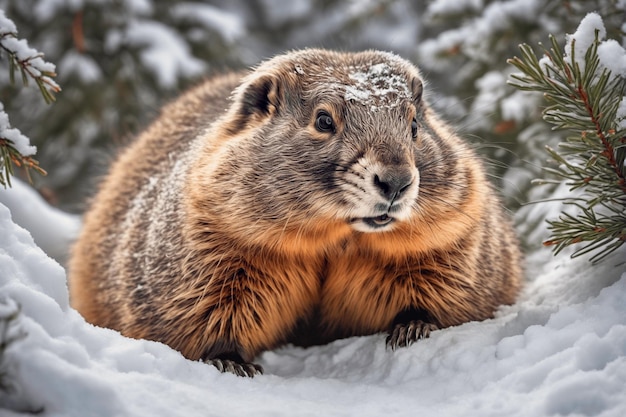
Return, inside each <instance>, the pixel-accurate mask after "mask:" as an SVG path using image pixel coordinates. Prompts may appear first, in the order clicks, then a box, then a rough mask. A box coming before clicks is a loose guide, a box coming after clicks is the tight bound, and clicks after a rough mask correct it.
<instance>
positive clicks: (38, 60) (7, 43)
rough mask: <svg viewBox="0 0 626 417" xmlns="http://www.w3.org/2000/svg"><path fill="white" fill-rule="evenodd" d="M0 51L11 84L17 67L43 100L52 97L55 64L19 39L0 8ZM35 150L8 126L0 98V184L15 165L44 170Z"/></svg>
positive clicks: (5, 183)
mask: <svg viewBox="0 0 626 417" xmlns="http://www.w3.org/2000/svg"><path fill="white" fill-rule="evenodd" d="M0 52H1V53H3V54H6V55H7V57H8V60H9V78H10V81H11V84H14V83H15V72H16V71H19V72H20V74H21V78H22V82H23V83H24V85H28V83H29V81H30V80H32V81H34V82H35V83H36V84H37V87H39V91H40V92H41V94H42V95H43V98H44V100H45V101H46V103H50V102H52V101H54V93H57V92H59V91H60V87H59V86H58V85H57V83H56V82H55V81H54V80H53V79H52V78H53V77H54V76H55V75H56V74H55V73H54V65H53V64H50V63H49V62H46V61H44V60H43V58H42V54H40V53H39V52H38V51H36V50H35V49H32V48H30V47H29V46H28V42H27V41H26V40H24V39H18V37H17V28H16V26H15V24H14V23H13V22H12V21H11V20H10V19H8V18H7V17H6V16H5V14H4V12H3V11H2V10H0ZM35 151H36V148H35V147H34V146H31V145H30V140H29V139H28V138H27V137H26V136H24V135H22V133H21V132H20V131H19V130H18V129H15V128H12V127H11V124H10V122H9V116H8V115H7V114H6V113H5V112H4V105H3V104H2V103H1V102H0V165H1V167H0V185H2V186H4V187H6V186H11V175H13V174H14V170H13V166H14V165H16V166H18V167H21V166H23V167H24V168H25V171H26V174H27V175H28V173H29V169H31V168H32V169H34V170H36V171H38V172H39V173H41V174H45V171H44V170H43V169H42V168H40V167H39V163H38V162H37V160H35V159H34V158H33V157H32V155H33V154H34V153H35Z"/></svg>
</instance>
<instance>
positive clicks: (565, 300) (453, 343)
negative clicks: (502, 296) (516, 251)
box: [0, 187, 626, 417]
mask: <svg viewBox="0 0 626 417" xmlns="http://www.w3.org/2000/svg"><path fill="white" fill-rule="evenodd" d="M20 190H21V191H20ZM6 192H7V191H6V190H0V194H1V193H6ZM12 192H17V193H18V194H19V195H18V196H17V197H14V198H19V200H20V202H21V203H22V204H21V207H27V206H28V205H29V203H30V202H32V201H33V200H32V199H34V198H36V197H35V195H34V194H31V193H29V192H28V191H26V188H25V187H18V191H15V190H12ZM5 197H6V196H5ZM556 209H558V207H552V208H549V207H547V206H546V205H536V206H531V207H527V208H525V209H524V210H522V211H521V212H520V213H518V217H519V216H523V217H527V218H528V219H521V218H519V219H518V220H519V221H518V222H519V223H521V224H523V225H528V224H535V223H537V222H536V221H537V220H541V218H543V217H545V216H548V215H550V216H552V215H554V211H555V210H556ZM17 210H19V209H17V208H15V209H14V211H17ZM41 213H43V214H40V215H39V220H40V223H39V224H40V225H42V224H51V223H52V224H60V222H61V220H59V218H58V217H46V216H49V215H50V214H51V213H55V212H51V211H42V212H41ZM55 215H59V213H55ZM74 221H75V219H73V218H69V219H67V223H66V224H68V225H72V224H74ZM27 223H28V222H27ZM33 227H35V228H37V227H41V226H33ZM542 229H543V225H541V224H540V226H539V228H537V229H534V230H531V228H528V227H521V228H520V232H521V233H524V234H525V235H526V236H529V235H530V236H531V237H533V238H537V239H540V238H541V236H540V235H541V232H540V230H542ZM35 232H36V233H42V232H43V233H44V234H45V231H43V230H38V231H35V230H34V231H33V233H35ZM54 233H56V234H61V235H62V233H63V232H62V229H61V228H55V229H54ZM73 233H75V229H72V227H68V228H67V231H66V234H65V237H66V238H69V237H70V236H71V235H72V234H73ZM532 234H535V235H536V236H532ZM59 237H61V236H59ZM625 254H626V251H624V250H621V251H619V252H618V253H615V254H614V255H613V256H612V257H611V258H609V259H608V260H606V261H605V262H604V263H603V264H601V265H600V266H591V265H590V264H589V263H588V261H587V260H586V259H582V258H579V259H575V260H572V259H570V258H569V257H568V256H566V255H560V256H559V257H556V258H554V257H553V256H552V254H551V253H550V252H549V251H548V250H546V249H542V248H540V249H537V250H534V251H531V253H529V254H528V257H527V264H528V273H527V275H528V282H527V287H526V289H525V291H524V293H523V295H522V296H521V297H520V300H519V302H518V303H517V304H515V305H513V306H509V307H503V308H502V309H501V310H500V311H499V312H498V314H497V317H496V318H495V319H492V320H487V321H484V322H474V323H467V324H465V325H462V326H459V327H455V328H449V329H445V330H442V331H437V332H434V333H433V334H432V336H431V338H430V339H428V340H422V341H419V342H418V343H416V344H414V345H413V346H411V347H409V348H406V349H400V350H398V351H396V352H391V351H388V350H386V349H385V343H384V336H383V335H375V336H369V337H356V338H351V339H345V340H338V341H336V342H334V343H331V344H329V345H326V346H319V347H313V348H309V349H301V348H295V347H292V346H287V347H284V348H281V349H278V350H275V351H271V352H266V353H264V354H263V355H262V356H261V357H260V358H259V363H261V364H262V365H263V367H264V368H265V371H266V373H265V375H262V376H258V377H256V378H254V379H249V378H240V377H236V376H234V375H230V374H220V373H219V372H218V371H217V370H216V369H214V368H213V367H211V366H208V365H206V364H203V363H200V362H191V361H188V360H186V359H185V358H183V357H182V356H181V355H180V354H179V353H178V352H176V351H174V350H172V349H170V348H169V347H167V346H165V345H162V344H159V343H155V342H148V341H143V340H131V339H127V338H125V337H122V336H121V335H120V334H119V333H117V332H115V331H112V330H108V329H103V328H97V327H94V326H92V325H90V324H87V323H86V322H85V321H84V320H83V319H82V317H81V316H80V315H79V314H78V313H77V312H76V311H74V310H73V309H71V308H70V307H69V304H68V292H67V286H66V278H65V271H64V270H63V268H62V267H61V266H60V265H59V264H57V263H56V262H55V261H54V260H52V259H51V258H49V257H48V256H47V255H46V254H44V252H43V251H42V250H41V249H39V248H38V247H37V246H36V245H35V243H34V241H33V239H32V237H31V235H30V233H29V232H27V231H26V230H24V229H22V228H21V227H19V226H17V225H16V224H14V223H13V221H12V219H11V212H10V211H9V210H8V209H7V208H6V207H5V206H4V205H2V204H0V317H6V316H7V315H9V314H10V313H11V312H13V311H15V310H16V308H17V305H19V306H20V308H21V314H20V315H19V316H18V318H17V319H16V320H13V321H12V322H11V323H12V324H11V326H10V328H9V330H8V335H9V336H11V335H18V334H22V337H21V338H19V339H18V340H16V341H14V342H12V343H11V344H10V345H9V347H8V348H7V349H6V352H5V353H4V358H3V359H2V360H1V361H0V381H2V382H4V383H8V384H9V390H8V391H7V392H8V393H7V392H5V391H1V390H0V415H2V416H7V417H11V416H22V415H27V414H28V412H29V411H42V413H41V414H40V415H43V416H77V417H79V416H80V417H86V416H103V417H105V416H106V417H110V416H167V417H172V416H185V417H189V416H249V415H255V416H383V415H399V416H402V415H406V416H409V415H422V416H440V417H445V416H533V417H538V416H557V415H576V416H607V417H608V416H612V417H623V416H626V302H625V301H624V300H626V272H625V270H626V267H625V265H624V263H623V262H624V260H625V259H626V256H625ZM2 334H3V327H2V324H0V335H2ZM15 410H18V411H15Z"/></svg>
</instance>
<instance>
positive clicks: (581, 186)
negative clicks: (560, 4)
mask: <svg viewBox="0 0 626 417" xmlns="http://www.w3.org/2000/svg"><path fill="white" fill-rule="evenodd" d="M605 36H606V30H605V28H604V25H603V23H602V19H601V18H600V16H599V15H597V14H595V13H591V14H589V15H588V16H586V17H585V18H584V19H583V21H582V22H581V24H580V26H579V28H578V30H577V31H576V33H574V34H573V35H571V36H569V37H568V44H567V46H566V49H565V51H563V50H562V49H561V47H560V46H559V43H558V41H557V40H556V38H555V37H551V46H550V48H549V49H544V50H543V55H544V57H543V58H541V59H538V58H537V57H536V56H535V53H534V51H533V50H532V48H531V47H530V46H528V45H527V44H524V45H522V46H521V52H522V54H521V58H517V57H516V58H513V59H511V60H510V61H509V62H510V63H511V64H512V65H514V66H515V67H517V68H518V69H519V70H520V71H522V73H521V74H513V75H512V78H513V81H511V84H512V85H514V86H515V87H517V88H518V89H520V90H529V91H539V92H541V93H543V96H544V97H545V99H546V101H547V102H548V103H549V106H548V107H546V108H545V110H544V111H543V118H544V120H545V121H547V122H548V123H549V124H551V125H553V126H554V129H557V130H564V131H566V132H567V134H568V135H567V137H566V140H565V141H564V142H562V143H560V144H559V146H558V148H557V149H553V148H552V147H549V146H548V147H547V150H548V153H549V154H550V156H551V158H552V160H553V161H554V166H553V167H548V168H545V171H547V172H548V173H551V174H553V175H554V176H555V177H556V178H557V180H556V182H557V183H560V182H561V181H565V183H566V184H567V186H568V187H570V190H571V191H579V192H577V193H574V194H573V195H572V196H570V197H568V198H566V199H565V200H564V201H565V204H567V205H570V206H573V207H574V208H575V210H574V212H573V213H570V212H568V211H566V212H563V214H561V216H559V219H558V220H549V221H548V222H549V224H550V226H549V229H550V231H551V233H552V235H551V237H550V239H549V240H548V241H546V242H544V244H545V245H547V246H553V247H554V249H555V252H557V253H558V252H559V251H561V250H562V249H563V248H565V247H566V246H568V245H571V244H580V248H579V249H578V250H576V251H575V252H574V253H573V255H572V256H579V255H582V254H585V253H589V252H596V253H595V255H594V256H593V257H592V258H591V261H594V262H595V261H599V260H601V259H603V258H605V257H606V256H607V255H608V254H610V253H611V252H613V251H615V250H616V249H617V248H619V247H620V246H621V245H623V244H624V242H626V165H624V161H625V158H626V96H624V93H625V92H626V50H624V49H623V48H622V47H621V46H620V45H619V43H617V42H615V41H613V40H610V41H604V37H605ZM548 182H551V181H547V180H543V181H539V183H548ZM552 182H553V181H552Z"/></svg>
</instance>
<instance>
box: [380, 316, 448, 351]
mask: <svg viewBox="0 0 626 417" xmlns="http://www.w3.org/2000/svg"><path fill="white" fill-rule="evenodd" d="M437 329H438V328H437V326H436V325H434V324H433V323H426V322H423V321H421V320H413V321H410V322H408V323H399V324H396V325H395V326H394V328H393V330H391V331H390V332H389V335H388V336H387V340H386V344H387V347H388V348H390V349H391V350H394V351H395V350H396V348H399V347H405V346H410V345H412V344H413V343H414V342H415V341H417V340H419V339H426V338H427V337H428V336H430V332H432V331H435V330H437Z"/></svg>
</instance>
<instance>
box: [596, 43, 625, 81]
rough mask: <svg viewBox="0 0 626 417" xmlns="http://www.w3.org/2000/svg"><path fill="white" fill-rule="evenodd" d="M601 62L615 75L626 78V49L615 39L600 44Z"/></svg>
mask: <svg viewBox="0 0 626 417" xmlns="http://www.w3.org/2000/svg"><path fill="white" fill-rule="evenodd" d="M598 57H599V58H600V63H601V64H602V65H604V66H605V67H606V68H608V69H609V70H610V71H611V74H612V75H613V76H615V75H619V76H621V77H624V78H626V50H625V49H624V48H622V45H620V44H619V42H617V41H616V40H614V39H609V40H606V41H604V42H602V43H601V44H600V45H598Z"/></svg>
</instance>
